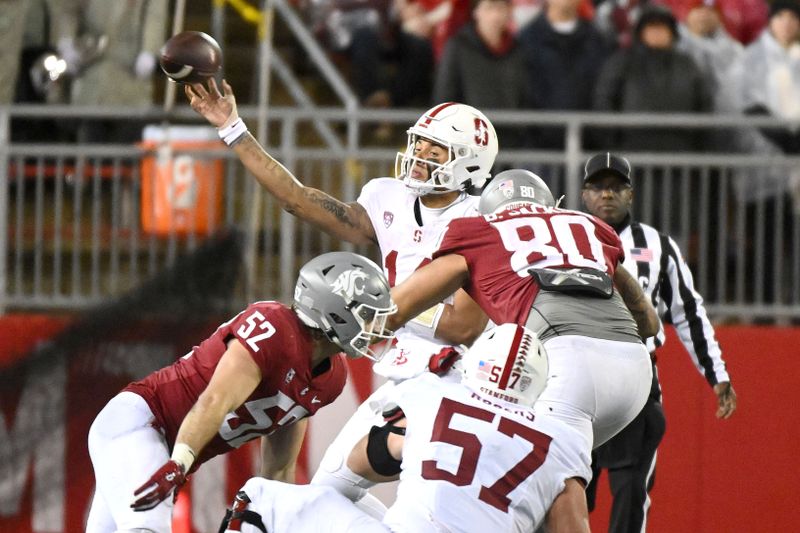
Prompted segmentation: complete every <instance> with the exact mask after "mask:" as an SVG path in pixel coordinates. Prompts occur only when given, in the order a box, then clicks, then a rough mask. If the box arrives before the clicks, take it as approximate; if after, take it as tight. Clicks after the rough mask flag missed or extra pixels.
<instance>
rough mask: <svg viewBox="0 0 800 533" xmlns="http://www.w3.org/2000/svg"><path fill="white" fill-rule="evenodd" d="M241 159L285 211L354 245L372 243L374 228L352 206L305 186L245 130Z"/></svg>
mask: <svg viewBox="0 0 800 533" xmlns="http://www.w3.org/2000/svg"><path fill="white" fill-rule="evenodd" d="M234 151H235V152H236V155H238V156H239V160H240V161H241V162H242V164H244V166H245V167H246V168H247V170H249V171H250V172H251V173H252V174H253V175H254V176H255V177H256V179H257V180H258V182H259V183H260V184H261V185H262V186H263V187H264V188H265V189H266V190H267V191H268V192H269V193H270V194H271V195H272V196H273V197H274V198H275V199H276V200H278V202H279V203H280V205H281V208H283V209H284V210H285V211H286V212H288V213H290V214H292V215H295V216H296V217H298V218H300V219H302V220H304V221H306V222H310V223H312V224H314V225H315V226H317V227H318V228H319V229H320V230H322V231H324V232H326V233H328V234H330V235H332V236H334V237H336V238H338V239H342V240H344V241H348V242H352V243H354V244H371V243H372V242H373V240H374V231H372V225H371V223H369V222H368V221H366V222H365V221H364V220H363V217H359V216H357V213H354V212H353V211H354V210H353V208H352V207H351V206H350V205H348V204H346V203H344V202H342V201H340V200H338V199H336V198H334V197H333V196H331V195H329V194H327V193H325V192H323V191H320V190H319V189H314V188H313V187H306V186H304V185H303V184H302V183H300V181H299V180H298V179H297V178H296V177H295V176H294V175H293V174H292V173H291V172H289V170H288V169H287V168H286V167H284V166H283V165H282V164H281V163H280V162H279V161H278V160H276V159H275V158H273V157H272V156H270V155H269V154H268V153H267V152H266V151H265V150H264V149H263V148H262V146H261V145H260V144H259V143H258V141H256V139H255V138H254V137H253V136H252V135H251V134H250V133H246V134H245V135H244V137H243V138H242V140H241V141H239V142H238V143H236V144H235V145H234Z"/></svg>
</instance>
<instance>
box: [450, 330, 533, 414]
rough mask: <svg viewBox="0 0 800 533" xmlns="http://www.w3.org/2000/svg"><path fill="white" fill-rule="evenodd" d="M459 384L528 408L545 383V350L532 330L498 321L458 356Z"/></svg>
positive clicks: (484, 394) (483, 394) (487, 395)
mask: <svg viewBox="0 0 800 533" xmlns="http://www.w3.org/2000/svg"><path fill="white" fill-rule="evenodd" d="M461 365H462V368H463V378H462V381H461V382H462V383H463V384H464V385H466V386H467V387H469V388H470V389H471V390H473V391H474V392H476V393H477V394H480V395H482V396H486V397H488V398H497V399H500V400H503V401H506V402H510V403H514V404H518V405H522V406H526V407H531V406H532V405H533V404H534V402H536V399H537V398H539V395H540V394H541V393H542V390H544V387H545V385H546V383H547V371H548V364H547V353H546V352H545V350H544V346H542V343H541V341H539V337H537V335H536V333H534V332H533V331H531V330H529V329H528V328H525V327H522V326H518V325H516V324H502V325H500V326H497V327H495V328H494V329H490V330H489V331H487V332H485V333H483V334H482V335H481V336H480V337H478V340H476V341H475V343H474V344H473V345H472V347H471V348H470V349H469V350H468V351H467V353H466V354H464V357H463V358H462V359H461Z"/></svg>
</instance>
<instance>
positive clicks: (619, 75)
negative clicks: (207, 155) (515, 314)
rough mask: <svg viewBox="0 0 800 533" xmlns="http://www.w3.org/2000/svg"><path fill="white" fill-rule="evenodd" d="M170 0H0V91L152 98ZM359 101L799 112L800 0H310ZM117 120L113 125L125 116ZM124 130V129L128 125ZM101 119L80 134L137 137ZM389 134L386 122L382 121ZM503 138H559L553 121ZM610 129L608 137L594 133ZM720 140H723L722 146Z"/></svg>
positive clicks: (778, 140) (694, 140) (24, 97)
mask: <svg viewBox="0 0 800 533" xmlns="http://www.w3.org/2000/svg"><path fill="white" fill-rule="evenodd" d="M169 4H170V3H169V2H168V1H167V0H126V1H124V2H107V1H105V0H0V7H1V8H2V9H0V29H2V31H0V44H1V45H2V46H0V55H2V56H3V57H2V60H0V65H1V66H0V68H2V70H3V72H2V73H0V76H1V77H2V79H3V80H4V81H7V82H6V83H4V84H2V86H1V87H0V104H7V103H11V102H58V103H70V104H77V105H136V106H138V105H141V106H147V105H151V104H152V102H153V82H154V79H155V72H156V68H157V53H158V49H159V47H160V45H161V44H162V43H163V41H164V39H165V37H166V35H167V32H168V28H167V21H168V20H169V18H170V16H169V15H170V14H169V12H168V9H169ZM297 5H298V9H299V10H300V11H301V12H302V13H303V14H304V15H305V18H306V20H307V21H308V23H309V25H310V26H311V27H312V29H313V30H314V32H315V34H316V35H317V37H318V38H319V39H320V40H321V42H322V43H323V44H324V46H325V47H326V49H327V50H328V51H329V52H330V54H331V55H332V56H335V57H337V58H338V59H339V61H338V62H337V64H341V65H344V68H345V70H346V74H347V76H348V77H349V79H350V80H351V83H352V86H353V88H354V90H355V92H356V93H357V95H358V97H359V99H360V100H361V102H362V104H363V105H364V106H366V107H373V108H389V107H409V106H414V107H427V106H429V105H431V104H433V103H437V102H441V101H448V100H454V101H460V102H463V103H466V104H470V105H472V106H475V107H477V108H478V109H483V110H494V109H531V110H586V111H589V110H600V111H618V112H683V113H695V112H725V113H747V114H766V115H772V116H776V117H781V118H786V119H796V118H798V117H800V43H798V36H799V35H800V0H773V1H771V2H765V1H764V0H649V1H648V0H301V1H300V3H298V4H297ZM119 127H120V126H117V128H119ZM121 127H122V128H124V126H121ZM138 133H140V130H133V129H132V130H131V131H114V126H113V125H111V124H107V125H99V126H98V125H96V124H95V125H92V126H91V127H86V128H83V129H81V130H80V131H79V139H78V140H84V141H88V142H92V141H101V140H109V139H116V140H128V138H129V137H130V138H131V139H130V140H135V139H134V137H135V134H138ZM376 134H377V137H378V138H380V136H381V132H380V131H378V132H376ZM602 134H603V135H602V137H600V136H599V135H598V140H597V142H595V143H592V138H591V135H590V136H589V137H588V141H587V143H586V144H587V146H585V147H584V148H586V149H593V148H602V149H618V150H624V151H637V150H646V151H669V152H672V151H686V150H690V151H706V150H715V149H722V150H724V151H731V149H733V148H735V149H745V150H752V151H760V152H763V151H767V152H771V151H774V152H776V153H777V152H783V153H797V152H798V151H800V135H798V133H797V132H794V131H791V130H788V129H782V130H780V131H775V130H762V131H753V132H750V133H748V134H747V135H742V136H740V137H741V138H737V140H736V143H737V146H736V147H733V146H730V143H731V139H730V137H729V136H724V137H722V138H720V136H719V135H713V134H702V132H697V133H695V134H686V131H685V130H683V131H681V130H666V129H651V130H649V131H642V130H632V129H626V130H624V131H618V132H614V131H612V132H609V131H604V132H602ZM499 135H500V139H501V140H502V145H503V146H504V147H507V148H514V147H535V148H537V149H561V148H563V142H564V140H563V139H564V135H563V132H562V131H559V130H558V129H556V128H526V129H524V130H523V129H514V130H507V131H503V130H501V131H500V132H499ZM600 139H602V142H601V141H600ZM720 144H721V145H722V146H719V145H720Z"/></svg>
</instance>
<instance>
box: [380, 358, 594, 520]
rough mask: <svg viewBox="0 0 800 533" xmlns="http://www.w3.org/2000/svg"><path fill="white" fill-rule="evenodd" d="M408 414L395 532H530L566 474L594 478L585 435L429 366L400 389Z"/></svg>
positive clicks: (398, 398)
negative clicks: (432, 370) (474, 389)
mask: <svg viewBox="0 0 800 533" xmlns="http://www.w3.org/2000/svg"><path fill="white" fill-rule="evenodd" d="M393 392H394V394H395V396H394V401H395V402H396V403H397V404H398V405H399V406H400V408H401V409H402V410H403V413H405V416H406V422H407V427H406V436H405V441H404V444H403V462H402V472H401V474H400V485H399V486H398V490H397V500H396V501H395V503H394V505H392V507H390V508H389V510H388V511H387V513H386V515H385V517H384V519H383V522H384V524H386V525H387V526H389V528H390V529H391V530H392V531H393V532H398V533H400V532H402V533H405V532H408V533H411V532H413V533H425V532H428V531H430V532H433V531H488V532H500V531H503V532H520V533H521V532H529V531H534V530H535V529H536V527H537V526H538V525H539V524H540V523H542V521H543V520H544V517H545V515H546V513H547V511H548V509H549V508H550V505H551V504H552V503H553V501H554V500H555V498H556V497H557V496H558V495H559V494H560V493H561V491H562V490H563V489H564V482H565V480H567V479H569V478H572V477H578V478H582V479H584V480H585V481H586V482H587V483H588V482H589V480H590V479H591V469H590V466H589V465H590V458H589V456H588V455H587V452H586V451H585V450H584V449H583V446H582V437H581V436H580V435H579V434H578V433H577V432H576V431H575V430H574V429H572V428H570V427H569V426H568V425H567V424H565V423H563V422H561V421H559V420H553V419H551V418H549V417H547V416H541V415H540V416H537V417H536V418H534V416H533V410H532V408H526V407H519V406H514V405H513V404H509V403H506V402H502V401H497V400H494V401H493V400H490V399H488V398H485V397H483V396H479V395H478V394H476V393H474V392H472V391H471V390H469V389H468V388H467V387H465V386H463V385H461V384H460V383H452V382H445V381H442V380H441V378H439V377H438V376H435V375H432V374H429V373H424V374H422V375H420V376H417V377H416V378H413V379H411V380H407V381H404V382H403V383H401V384H399V385H398V386H397V387H396V388H395V389H394V391H393Z"/></svg>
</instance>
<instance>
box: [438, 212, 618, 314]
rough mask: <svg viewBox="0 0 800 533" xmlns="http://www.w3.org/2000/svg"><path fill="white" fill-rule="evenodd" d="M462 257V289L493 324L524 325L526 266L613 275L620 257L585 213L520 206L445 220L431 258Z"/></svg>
mask: <svg viewBox="0 0 800 533" xmlns="http://www.w3.org/2000/svg"><path fill="white" fill-rule="evenodd" d="M448 254H458V255H461V256H463V257H464V258H465V259H466V261H467V266H468V267H469V272H470V279H469V281H468V282H467V285H465V286H464V289H465V290H466V291H467V292H468V293H469V295H470V296H472V298H473V299H474V300H475V301H476V302H477V303H478V305H480V306H481V308H483V310H484V311H485V312H486V314H487V315H489V318H491V319H492V321H493V322H494V323H495V324H505V323H509V322H511V323H516V324H520V325H525V322H526V320H527V318H528V313H529V312H530V309H531V306H532V305H533V303H534V300H535V299H536V296H537V294H538V293H539V285H538V283H537V282H536V280H535V279H534V278H533V276H531V275H530V274H529V273H528V270H529V269H530V268H553V269H561V268H594V269H597V270H600V271H602V272H605V273H607V274H608V275H609V276H612V277H613V276H614V272H615V270H616V268H617V265H618V264H620V263H622V261H623V260H624V259H625V252H624V251H623V247H622V243H621V242H620V240H619V236H617V234H616V233H615V232H614V230H613V229H612V228H611V227H610V226H608V225H607V224H606V223H605V222H603V221H601V220H600V219H598V218H595V217H593V216H591V215H587V214H586V213H581V212H579V211H571V210H568V209H558V208H550V207H541V206H536V205H530V206H525V207H522V208H520V209H511V210H508V211H503V212H501V213H496V214H491V215H485V216H482V217H471V218H460V219H456V220H453V221H451V222H450V223H449V224H448V226H447V228H446V229H445V232H444V233H443V235H442V236H441V237H440V243H439V247H438V250H437V251H436V252H434V254H433V257H434V258H436V257H439V256H442V255H448Z"/></svg>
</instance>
